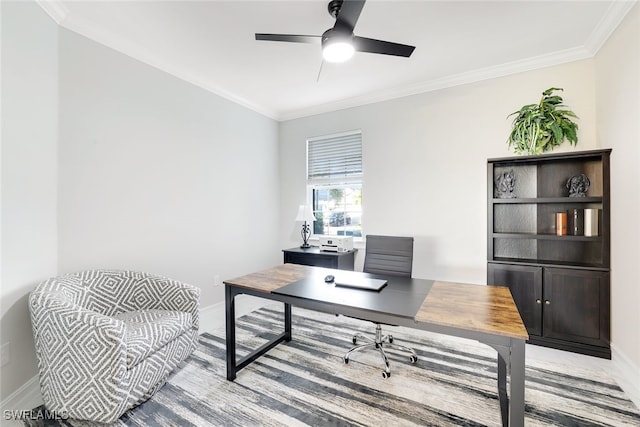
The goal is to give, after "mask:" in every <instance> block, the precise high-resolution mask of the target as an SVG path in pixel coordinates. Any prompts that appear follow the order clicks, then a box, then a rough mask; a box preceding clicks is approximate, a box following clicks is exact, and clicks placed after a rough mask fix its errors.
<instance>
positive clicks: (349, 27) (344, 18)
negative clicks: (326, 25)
mask: <svg viewBox="0 0 640 427" xmlns="http://www.w3.org/2000/svg"><path fill="white" fill-rule="evenodd" d="M364 2H365V0H344V1H343V2H342V6H340V11H339V12H338V16H337V17H336V24H335V25H334V26H333V28H334V29H336V30H339V31H345V32H349V33H353V29H354V28H355V27H356V23H357V22H358V18H359V17H360V12H362V8H363V7H364Z"/></svg>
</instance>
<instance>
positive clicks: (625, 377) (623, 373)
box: [611, 344, 640, 408]
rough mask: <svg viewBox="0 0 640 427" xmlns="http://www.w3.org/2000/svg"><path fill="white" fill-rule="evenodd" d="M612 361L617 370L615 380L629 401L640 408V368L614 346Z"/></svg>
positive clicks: (612, 347) (612, 348)
mask: <svg viewBox="0 0 640 427" xmlns="http://www.w3.org/2000/svg"><path fill="white" fill-rule="evenodd" d="M611 361H612V362H613V365H614V366H615V368H616V370H617V374H618V375H615V377H616V378H615V380H616V381H617V382H618V385H619V386H620V387H621V388H622V389H623V390H624V392H625V393H626V394H627V396H628V397H629V399H631V400H632V401H633V403H635V404H636V406H637V407H638V408H640V367H639V366H636V365H635V364H634V363H633V362H632V361H631V359H630V358H629V357H628V356H627V355H626V354H624V353H623V352H621V351H620V349H619V348H618V347H616V346H615V345H613V344H611Z"/></svg>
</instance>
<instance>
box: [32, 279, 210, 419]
mask: <svg viewBox="0 0 640 427" xmlns="http://www.w3.org/2000/svg"><path fill="white" fill-rule="evenodd" d="M199 306H200V289H199V288H197V287H194V286H191V285H187V284H184V283H180V282H176V281H174V280H171V279H167V278H165V277H160V276H155V275H151V274H147V273H141V272H133V271H121V270H89V271H82V272H78V273H71V274H67V275H64V276H60V277H54V278H51V279H49V280H47V281H45V282H43V283H41V284H40V285H38V286H37V287H36V289H35V290H33V291H32V292H31V294H30V295H29V310H30V313H31V324H32V328H33V336H34V342H35V348H36V354H37V358H38V371H39V377H40V391H41V393H42V398H43V400H44V404H45V406H46V408H47V409H48V410H50V411H57V412H59V413H62V412H66V413H67V414H68V415H69V417H70V418H74V419H78V420H88V421H93V422H102V423H112V422H114V421H116V420H117V419H118V418H119V417H120V416H121V415H122V414H124V412H126V411H127V409H129V408H131V407H133V406H135V405H138V404H140V403H142V402H144V401H145V400H147V399H148V398H149V397H151V396H152V395H153V393H154V392H155V391H156V390H158V389H159V388H160V387H161V386H162V385H163V384H164V382H165V380H166V378H167V377H168V375H169V373H170V372H171V371H173V370H174V369H175V368H176V366H177V365H178V364H179V363H180V362H182V361H183V360H184V359H185V358H187V357H188V356H189V355H190V354H191V353H192V352H193V351H194V350H195V348H196V346H197V343H198V327H199V316H198V310H199Z"/></svg>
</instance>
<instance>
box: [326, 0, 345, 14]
mask: <svg viewBox="0 0 640 427" xmlns="http://www.w3.org/2000/svg"><path fill="white" fill-rule="evenodd" d="M341 7H342V0H331V1H330V2H329V4H328V5H327V9H328V10H329V15H331V16H333V17H334V18H337V17H338V12H340V8H341Z"/></svg>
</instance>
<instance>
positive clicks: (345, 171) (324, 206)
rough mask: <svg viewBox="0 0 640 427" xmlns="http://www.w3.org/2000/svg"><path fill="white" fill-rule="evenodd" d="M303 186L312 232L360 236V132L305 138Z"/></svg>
mask: <svg viewBox="0 0 640 427" xmlns="http://www.w3.org/2000/svg"><path fill="white" fill-rule="evenodd" d="M307 188H308V193H309V194H308V197H309V201H310V202H311V205H312V206H313V214H314V215H315V217H316V221H315V222H314V223H313V234H322V235H331V236H354V237H361V236H362V133H361V132H360V131H351V132H345V133H340V134H335V135H328V136H322V137H317V138H311V139H308V140H307Z"/></svg>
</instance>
